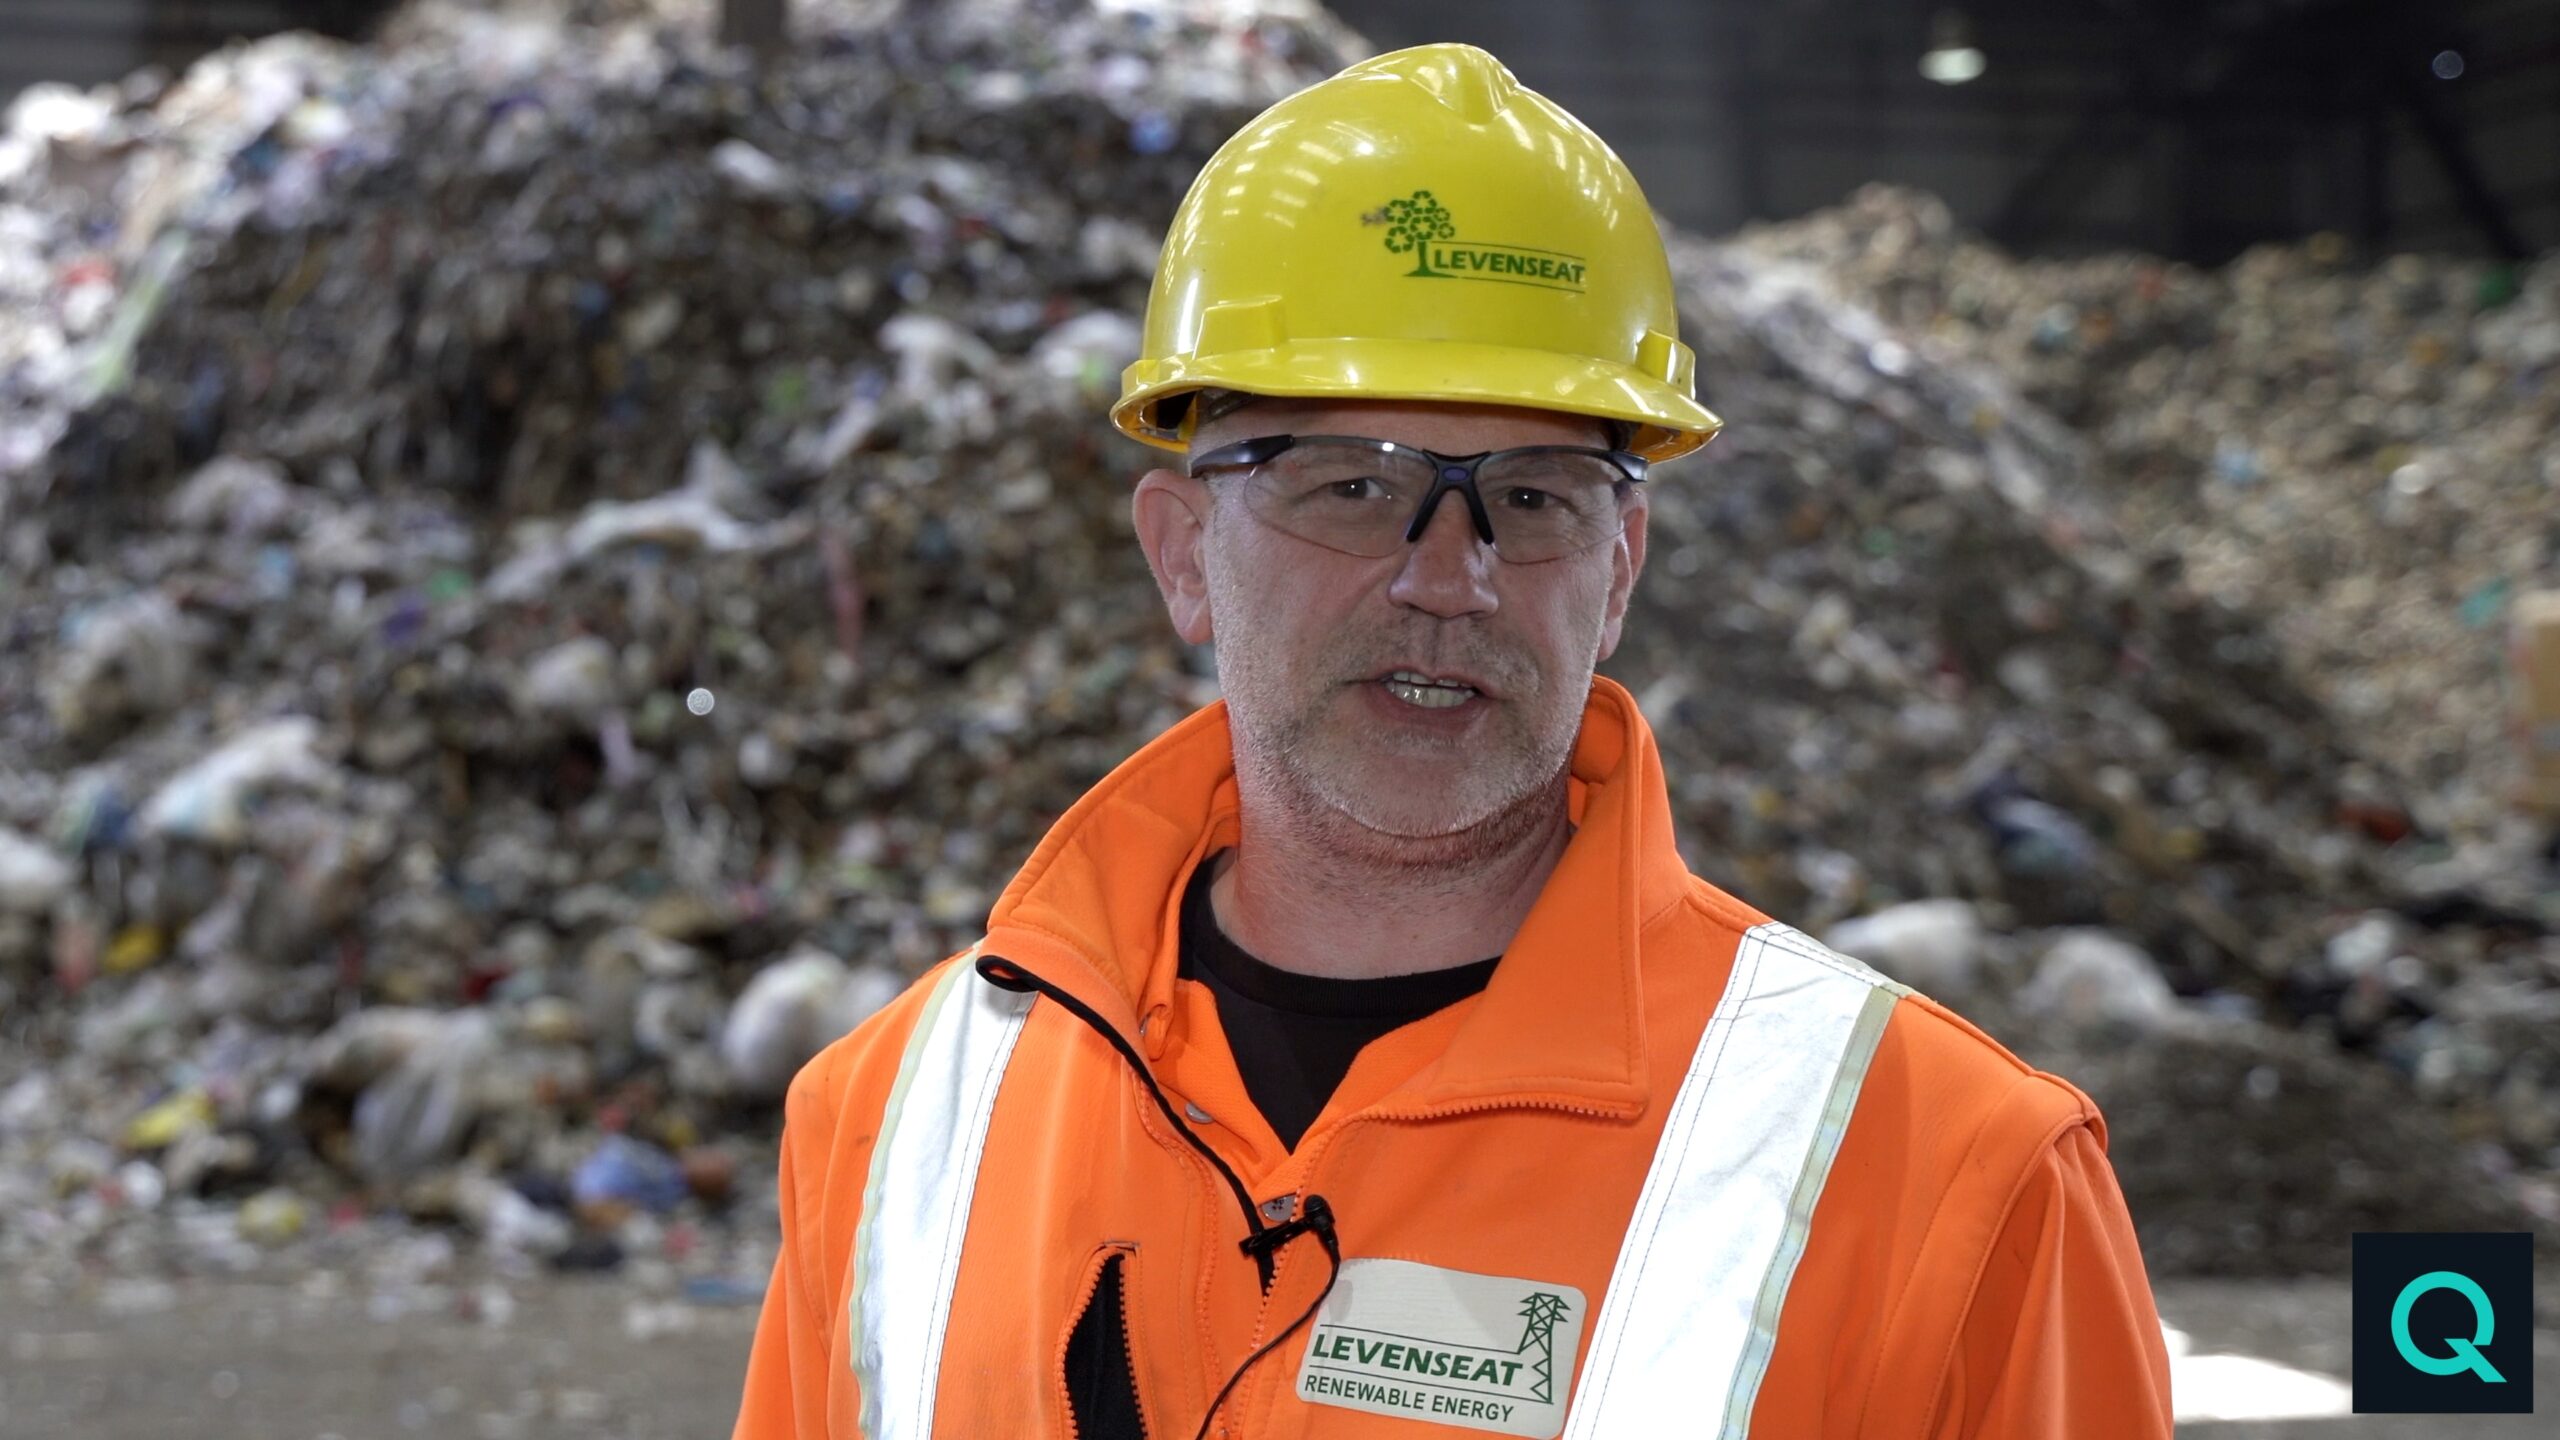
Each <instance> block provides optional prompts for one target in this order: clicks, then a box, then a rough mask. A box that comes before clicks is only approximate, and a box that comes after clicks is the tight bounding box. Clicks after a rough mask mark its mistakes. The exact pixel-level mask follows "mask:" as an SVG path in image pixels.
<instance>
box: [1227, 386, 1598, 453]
mask: <svg viewBox="0 0 2560 1440" xmlns="http://www.w3.org/2000/svg"><path fill="white" fill-rule="evenodd" d="M1229 406H1231V407H1232V408H1228V407H1220V408H1221V409H1222V410H1223V413H1218V412H1213V413H1212V414H1211V416H1210V418H1209V419H1207V420H1206V421H1204V422H1203V423H1202V425H1201V428H1200V431H1199V433H1198V435H1197V436H1196V437H1195V439H1194V443H1193V447H1192V448H1193V451H1194V453H1197V452H1198V451H1199V450H1200V449H1201V448H1203V445H1202V442H1205V441H1216V442H1218V443H1224V442H1226V441H1230V440H1238V439H1242V438H1244V437H1246V436H1248V435H1271V434H1294V435H1316V434H1349V435H1374V436H1377V437H1378V438H1380V439H1386V440H1403V441H1406V442H1407V443H1410V444H1417V445H1423V446H1426V447H1428V448H1431V449H1439V450H1461V451H1464V450H1478V449H1498V448H1500V447H1502V446H1505V445H1537V444H1546V443H1562V444H1589V443H1592V442H1594V441H1595V440H1597V441H1599V442H1601V443H1607V441H1608V439H1609V430H1610V423H1609V422H1608V421H1606V420H1602V419H1600V418H1598V417H1596V416H1590V415H1573V414H1568V413H1565V412H1563V411H1558V410H1538V409H1532V408H1530V407H1527V406H1522V405H1495V404H1481V403H1477V402H1473V401H1456V400H1376V399H1334V398H1321V399H1309V398H1299V397H1293V396H1280V395H1256V396H1251V397H1238V400H1236V401H1231V402H1229Z"/></svg>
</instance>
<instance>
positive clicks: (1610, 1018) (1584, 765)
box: [981, 676, 1693, 1113]
mask: <svg viewBox="0 0 2560 1440" xmlns="http://www.w3.org/2000/svg"><path fill="white" fill-rule="evenodd" d="M1568 789H1569V790H1570V804H1571V805H1572V808H1573V818H1574V823H1575V825H1576V827H1577V829H1576V831H1575V833H1574V836H1573V838H1572V839H1571V840H1570V841H1568V842H1567V843H1566V845H1565V849H1564V853H1563V855H1562V856H1561V857H1560V858H1559V859H1558V861H1557V863H1556V868H1555V870H1554V871H1553V872H1552V873H1551V874H1550V875H1549V876H1548V878H1547V883H1546V888H1545V889H1544V890H1542V891H1541V892H1540V893H1539V896H1538V900H1537V903H1536V904H1535V905H1534V906H1532V907H1531V909H1530V911H1529V915H1528V918H1527V919H1526V920H1525V921H1523V922H1522V924H1521V927H1520V932H1519V934H1518V935H1517V936H1515V937H1514V938H1513V941H1512V944H1511V946H1510V947H1509V948H1508V949H1507V950H1505V951H1504V953H1503V959H1502V963H1501V965H1500V966H1498V967H1497V968H1496V969H1495V971H1494V975H1493V979H1492V981H1491V982H1490V983H1489V984H1488V985H1487V986H1486V987H1485V992H1484V995H1483V996H1482V998H1481V999H1480V1000H1479V1001H1478V1002H1477V1005H1476V1008H1475V1009H1474V1011H1473V1012H1472V1013H1470V1014H1469V1015H1468V1016H1467V1017H1466V1019H1465V1020H1464V1022H1463V1023H1462V1024H1461V1025H1460V1026H1459V1028H1458V1031H1457V1033H1456V1035H1455V1036H1454V1037H1452V1039H1451V1041H1450V1043H1449V1047H1448V1049H1447V1051H1446V1052H1445V1053H1444V1054H1443V1055H1442V1056H1441V1057H1440V1058H1439V1059H1438V1060H1436V1061H1434V1062H1433V1063H1432V1064H1430V1065H1429V1066H1426V1067H1425V1068H1424V1069H1423V1070H1422V1072H1421V1073H1419V1074H1417V1075H1416V1076H1415V1077H1414V1078H1413V1079H1412V1080H1411V1081H1410V1082H1408V1084H1407V1085H1406V1086H1405V1087H1403V1089H1401V1090H1400V1091H1399V1092H1398V1095H1397V1097H1396V1103H1397V1105H1398V1106H1399V1107H1400V1108H1404V1107H1410V1108H1413V1109H1416V1110H1438V1109H1442V1108H1466V1107H1469V1106H1471V1105H1478V1104H1486V1103H1530V1104H1538V1103H1543V1104H1554V1105H1563V1106H1567V1107H1570V1108H1578V1109H1588V1110H1596V1111H1602V1112H1608V1113H1633V1112H1635V1111H1637V1110H1640V1109H1641V1108H1642V1107H1643V1105H1644V1102H1645V1098H1646V1084H1645V1074H1646V1070H1645V1024H1644V989H1643V981H1642V974H1641V970H1642V963H1641V962H1642V958H1643V957H1642V953H1641V947H1640V945H1639V943H1638V936H1639V935H1640V934H1641V932H1642V929H1643V926H1644V922H1646V921H1647V920H1649V919H1651V918H1652V917H1653V916H1654V915H1656V914H1657V913H1659V912H1660V911H1661V910H1662V909H1663V908H1664V907H1665V906H1668V905H1670V904H1672V903H1673V902H1675V901H1677V900H1678V899H1679V898H1680V896H1681V895H1682V894H1683V893H1684V892H1685V890H1686V889H1687V888H1688V887H1689V886H1690V885H1691V884H1692V883H1693V882H1692V881H1691V879H1690V876H1689V871H1688V867H1687V865H1686V864H1685V863H1684V862H1683V861H1682V860H1681V858H1680V854H1679V851H1678V849H1677V847H1676V844H1675V841H1674V836H1673V830H1672V823H1671V808H1670V801H1669V797H1668V795H1667V794H1666V793H1665V790H1664V785H1663V776H1662V763H1661V757H1660V756H1659V754H1658V753H1657V752H1656V750H1655V747H1654V742H1653V732H1652V731H1651V729H1649V728H1648V727H1647V726H1646V724H1645V721H1644V717H1643V715H1642V714H1640V713H1639V712H1638V711H1637V709H1636V704H1635V698H1634V697H1633V696H1631V695H1629V694H1628V693H1627V691H1626V689H1625V688H1624V687H1623V686H1621V685H1619V684H1618V683H1617V682H1615V681H1613V680H1610V679H1608V678H1606V677H1604V676H1595V677H1594V678H1593V680H1592V684H1591V694H1590V696H1589V698H1588V700H1587V701H1586V702H1585V704H1584V707H1583V716H1582V729H1581V732H1580V734H1579V736H1578V737H1577V738H1576V740H1575V743H1574V750H1573V759H1572V764H1571V775H1570V781H1569V785H1568ZM1238 833H1239V832H1238V824H1237V793H1236V782H1235V763H1234V758H1233V751H1232V750H1231V748H1230V739H1229V730H1228V724H1227V708H1226V702H1224V701H1223V700H1221V701H1217V702H1214V703H1212V704H1210V705H1208V706H1206V707H1204V708H1202V709H1201V710H1199V711H1197V712H1195V713H1194V714H1192V715H1190V716H1188V717H1187V718H1185V719H1184V720H1183V721H1182V722H1181V723H1179V724H1177V725H1175V726H1174V727H1172V728H1171V729H1169V730H1167V731H1165V732H1164V733H1163V734H1162V735H1160V736H1158V737H1157V738H1156V739H1154V740H1153V741H1150V742H1149V743H1148V744H1147V745H1146V746H1145V747H1143V748H1142V749H1140V750H1139V751H1138V752H1137V753H1136V754H1135V755H1132V756H1131V757H1129V759H1128V760H1126V761H1124V762H1122V764H1121V765H1120V766H1119V767H1118V768H1117V769H1115V770H1113V771H1112V772H1111V773H1110V774H1109V775H1107V776H1105V777H1103V779H1102V780H1101V781H1100V782H1099V783H1097V784H1096V785H1095V786H1094V787H1093V788H1092V789H1091V790H1090V791H1087V792H1086V793H1085V795H1084V797H1083V798H1082V799H1080V800H1078V801H1077V802H1076V804H1075V806H1074V807H1073V808H1071V809H1069V810H1068V811H1067V813H1066V814H1065V815H1063V816H1061V817H1059V819H1058V821H1057V823H1056V824H1055V825H1053V826H1052V827H1050V830H1049V833H1048V834H1047V836H1045V837H1044V838H1043V839H1042V840H1041V842H1040V844H1039V847H1038V848H1037V849H1035V850H1034V851H1033V852H1032V854H1031V858H1030V859H1029V860H1027V861H1026V862H1024V864H1023V866H1022V869H1021V871H1020V872H1019V873H1017V874H1016V875H1015V876H1014V878H1013V882H1012V883H1011V884H1009V885H1007V886H1006V887H1005V891H1004V894H1003V895H1002V896H1001V897H999V898H998V899H997V901H996V904H995V908H994V910H993V912H992V913H991V914H990V915H989V917H988V926H987V938H986V941H985V943H984V945H983V946H982V947H981V949H982V951H983V953H985V954H990V955H1001V956H1004V957H1005V958H1007V959H1009V960H1012V961H1014V962H1016V963H1018V964H1021V965H1023V966H1025V967H1027V968H1030V969H1032V970H1034V971H1037V972H1039V973H1040V974H1041V975H1042V976H1043V978H1045V979H1048V980H1049V981H1051V982H1052V983H1054V984H1057V985H1059V986H1061V987H1062V988H1064V989H1066V990H1068V991H1070V992H1071V993H1073V994H1075V995H1076V996H1077V997H1078V998H1079V999H1081V1000H1083V1001H1084V1002H1085V1003H1086V1004H1088V1005H1091V1006H1092V1007H1094V1009H1095V1010H1096V1011H1098V1012H1099V1013H1100V1014H1101V1015H1102V1016H1103V1017H1104V1018H1106V1019H1107V1020H1108V1021H1110V1023H1111V1024H1113V1025H1114V1026H1116V1027H1119V1028H1120V1029H1121V1031H1122V1033H1123V1034H1124V1035H1128V1036H1131V1037H1133V1038H1134V1039H1135V1040H1136V1041H1137V1043H1138V1044H1139V1045H1140V1046H1141V1047H1142V1048H1144V1049H1145V1050H1146V1051H1147V1053H1148V1054H1149V1056H1150V1058H1153V1057H1155V1056H1156V1055H1158V1054H1160V1053H1161V1050H1162V1046H1163V1043H1164V1039H1165V1030H1166V1024H1165V1019H1166V1015H1167V1014H1168V1012H1169V1009H1170V1005H1171V1000H1172V994H1173V986H1174V971H1175V967H1176V965H1177V963H1178V961H1179V958H1180V952H1179V948H1178V946H1179V924H1178V918H1179V907H1180V903H1181V892H1182V886H1183V882H1184V881H1185V880H1186V879H1187V878H1188V877H1189V875H1190V873H1191V869H1192V867H1193V866H1194V865H1197V864H1198V863H1199V862H1200V861H1201V859H1202V858H1203V857H1205V856H1207V855H1210V854H1213V853H1215V852H1216V851H1217V850H1218V849H1220V848H1222V847H1224V846H1227V845H1232V844H1234V843H1236V839H1237V836H1238Z"/></svg>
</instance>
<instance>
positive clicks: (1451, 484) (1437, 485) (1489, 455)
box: [1184, 435, 1652, 565]
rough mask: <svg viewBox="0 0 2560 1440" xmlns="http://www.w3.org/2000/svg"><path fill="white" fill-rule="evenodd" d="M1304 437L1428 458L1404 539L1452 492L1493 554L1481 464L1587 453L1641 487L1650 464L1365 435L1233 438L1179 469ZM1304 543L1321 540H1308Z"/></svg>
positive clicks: (1249, 458)
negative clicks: (1457, 451) (1432, 445)
mask: <svg viewBox="0 0 2560 1440" xmlns="http://www.w3.org/2000/svg"><path fill="white" fill-rule="evenodd" d="M1309 440H1324V441H1332V442H1337V443H1342V444H1349V445H1365V446H1368V447H1370V448H1372V449H1375V450H1377V451H1378V452H1379V453H1380V454H1382V455H1395V454H1404V455H1417V456H1420V457H1422V458H1423V459H1426V460H1428V461H1430V462H1431V477H1432V478H1431V489H1430V492H1429V493H1427V494H1425V495H1424V496H1423V497H1422V503H1421V504H1419V505H1417V506H1415V507H1414V511H1413V522H1412V523H1411V524H1409V525H1407V526H1406V527H1405V532H1404V540H1405V543H1406V544H1408V545H1413V544H1418V543H1420V542H1421V540H1422V534H1423V532H1424V531H1425V530H1427V529H1429V528H1430V526H1431V517H1432V516H1433V515H1434V514H1436V513H1438V511H1439V509H1440V497H1441V496H1443V495H1446V494H1448V493H1449V492H1450V491H1452V490H1454V491H1457V492H1458V493H1459V495H1460V496H1461V497H1463V498H1464V499H1465V500H1466V502H1467V515H1468V517H1469V518H1470V519H1471V520H1473V521H1474V522H1475V527H1476V538H1477V539H1479V540H1482V541H1483V542H1484V543H1485V544H1486V545H1488V546H1491V547H1492V549H1493V553H1494V554H1495V555H1497V556H1501V555H1502V545H1501V543H1500V542H1499V541H1497V540H1495V539H1494V537H1493V517H1492V516H1491V515H1488V514H1487V513H1485V508H1484V496H1483V495H1482V494H1480V493H1478V491H1477V490H1476V472H1477V471H1479V470H1482V469H1483V468H1484V467H1485V466H1487V465H1489V464H1491V463H1493V462H1494V461H1496V460H1507V459H1510V458H1511V457H1513V456H1515V455H1589V456H1592V457H1595V458H1597V459H1601V460H1606V461H1608V462H1609V463H1610V464H1611V465H1613V466H1615V467H1616V468H1617V471H1618V473H1619V474H1620V475H1621V476H1622V477H1624V480H1625V483H1627V484H1630V485H1641V484H1643V483H1644V482H1645V476H1646V474H1647V473H1648V472H1649V470H1650V468H1651V464H1652V462H1650V461H1648V460H1646V459H1645V458H1644V457H1643V456H1641V455H1638V454H1636V453H1635V452H1633V451H1631V450H1612V449H1609V448H1607V447H1605V446H1599V445H1514V446H1512V447H1511V448H1509V449H1507V450H1482V451H1478V452H1477V453H1475V454H1473V455H1444V454H1442V453H1441V452H1439V451H1437V450H1425V449H1423V448H1422V447H1421V446H1419V445H1407V444H1404V443H1402V442H1401V441H1396V440H1380V439H1378V438H1376V437H1374V436H1369V435H1256V436H1254V437H1253V438H1252V439H1250V440H1238V441H1236V442H1235V443H1234V444H1231V445H1221V446H1219V447H1218V448H1217V449H1215V450H1211V451H1208V452H1206V453H1205V454H1203V455H1201V456H1200V457H1199V458H1198V459H1196V460H1193V461H1192V462H1191V464H1190V466H1189V468H1188V469H1187V470H1186V471H1185V472H1184V473H1185V474H1187V475H1189V476H1191V478H1193V479H1195V480H1196V479H1198V478H1200V472H1201V471H1203V470H1208V469H1212V468H1217V467H1223V466H1231V465H1242V466H1246V467H1251V466H1256V465H1265V464H1269V463H1270V462H1271V461H1273V460H1276V459H1278V458H1279V457H1280V456H1282V455H1285V454H1287V453H1288V452H1289V451H1290V450H1292V449H1294V448H1296V447H1297V446H1298V445H1299V444H1301V443H1303V442H1305V441H1309ZM1308 543H1310V544H1317V543H1321V542H1317V541H1309V542H1308ZM1594 543H1595V544H1596V543H1598V542H1594ZM1326 548H1327V549H1331V548H1333V547H1331V546H1327V547H1326ZM1589 548H1590V547H1589V546H1585V547H1584V549H1586V550H1587V549H1589ZM1581 553H1583V552H1582V551H1581V550H1568V551H1566V552H1565V555H1579V554H1581ZM1565 555H1549V556H1546V557H1544V558H1542V559H1538V560H1511V559H1510V557H1508V556H1503V557H1502V558H1503V559H1505V560H1506V561H1508V562H1509V563H1511V564H1514V565H1543V564H1545V563H1547V561H1549V560H1562V559H1564V558H1565Z"/></svg>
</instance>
